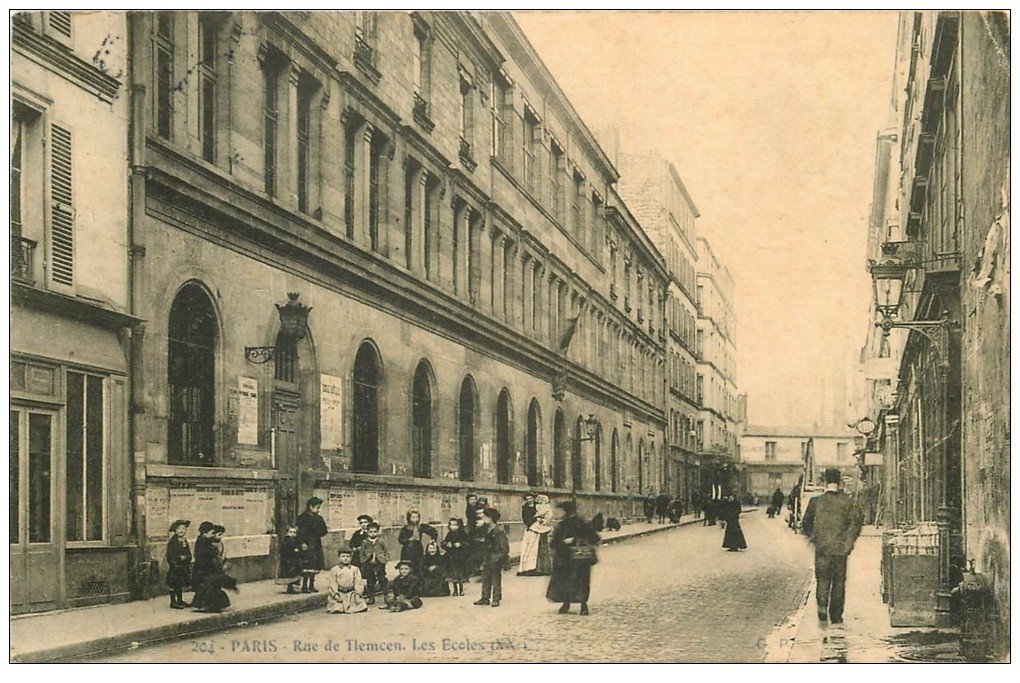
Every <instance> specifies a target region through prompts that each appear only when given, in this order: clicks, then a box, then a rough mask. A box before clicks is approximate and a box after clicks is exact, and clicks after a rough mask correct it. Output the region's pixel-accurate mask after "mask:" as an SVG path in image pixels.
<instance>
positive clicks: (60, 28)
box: [50, 12, 71, 38]
mask: <svg viewBox="0 0 1020 683" xmlns="http://www.w3.org/2000/svg"><path fill="white" fill-rule="evenodd" d="M50 28H51V29H53V30H54V31H55V32H56V33H59V34H60V35H62V36H64V37H65V38H70V37H71V13H70V12H50Z"/></svg>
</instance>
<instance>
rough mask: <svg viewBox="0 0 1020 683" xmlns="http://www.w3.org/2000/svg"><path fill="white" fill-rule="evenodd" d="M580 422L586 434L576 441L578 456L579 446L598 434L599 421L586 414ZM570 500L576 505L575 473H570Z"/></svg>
mask: <svg viewBox="0 0 1020 683" xmlns="http://www.w3.org/2000/svg"><path fill="white" fill-rule="evenodd" d="M581 420H582V421H583V422H584V434H586V435H587V436H584V435H582V436H579V437H578V439H577V440H578V442H579V443H578V445H577V450H578V453H579V454H580V451H581V444H582V443H584V442H585V441H594V440H595V436H596V434H598V430H599V419H598V418H597V417H595V413H588V414H587V415H584V416H582V418H581ZM577 464H580V463H577ZM570 500H572V501H573V502H574V505H575V506H576V505H577V473H576V472H571V473H570Z"/></svg>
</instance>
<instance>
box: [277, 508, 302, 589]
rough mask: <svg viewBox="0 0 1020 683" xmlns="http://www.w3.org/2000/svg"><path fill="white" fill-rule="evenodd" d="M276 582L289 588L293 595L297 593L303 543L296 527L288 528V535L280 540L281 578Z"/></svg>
mask: <svg viewBox="0 0 1020 683" xmlns="http://www.w3.org/2000/svg"><path fill="white" fill-rule="evenodd" d="M276 582H277V583H278V584H282V585H285V586H287V593H289V594H291V595H293V594H295V593H297V585H298V583H300V582H301V541H300V540H298V531H297V527H296V526H294V525H291V526H289V527H287V533H286V534H284V536H283V538H281V539H280V576H279V578H278V579H277V581H276Z"/></svg>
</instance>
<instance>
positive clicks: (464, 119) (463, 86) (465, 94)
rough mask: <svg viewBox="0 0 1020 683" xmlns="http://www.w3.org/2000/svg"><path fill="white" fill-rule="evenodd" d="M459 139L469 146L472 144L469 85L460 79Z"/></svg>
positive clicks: (472, 115)
mask: <svg viewBox="0 0 1020 683" xmlns="http://www.w3.org/2000/svg"><path fill="white" fill-rule="evenodd" d="M459 113H460V116H459V121H460V139H461V140H463V141H464V143H466V144H467V145H468V146H469V150H470V145H471V143H472V142H473V139H472V138H473V135H472V130H471V121H472V118H473V117H474V114H473V113H472V107H471V84H470V83H468V82H467V80H465V79H464V78H461V79H460V112H459Z"/></svg>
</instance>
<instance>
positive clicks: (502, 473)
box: [496, 389, 513, 484]
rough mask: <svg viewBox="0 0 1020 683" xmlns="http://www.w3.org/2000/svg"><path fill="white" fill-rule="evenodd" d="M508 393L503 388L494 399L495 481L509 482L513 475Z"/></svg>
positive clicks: (511, 418) (511, 419) (511, 417)
mask: <svg viewBox="0 0 1020 683" xmlns="http://www.w3.org/2000/svg"><path fill="white" fill-rule="evenodd" d="M511 410H512V408H511V406H510V393H509V392H508V391H507V390H506V389H503V390H502V391H500V392H499V398H498V399H497V400H496V481H497V482H498V483H500V484H509V483H510V482H511V479H512V477H513V465H512V455H511V453H512V450H513V445H512V443H511V438H512V436H511V431H512V421H513V416H512V415H511Z"/></svg>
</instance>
